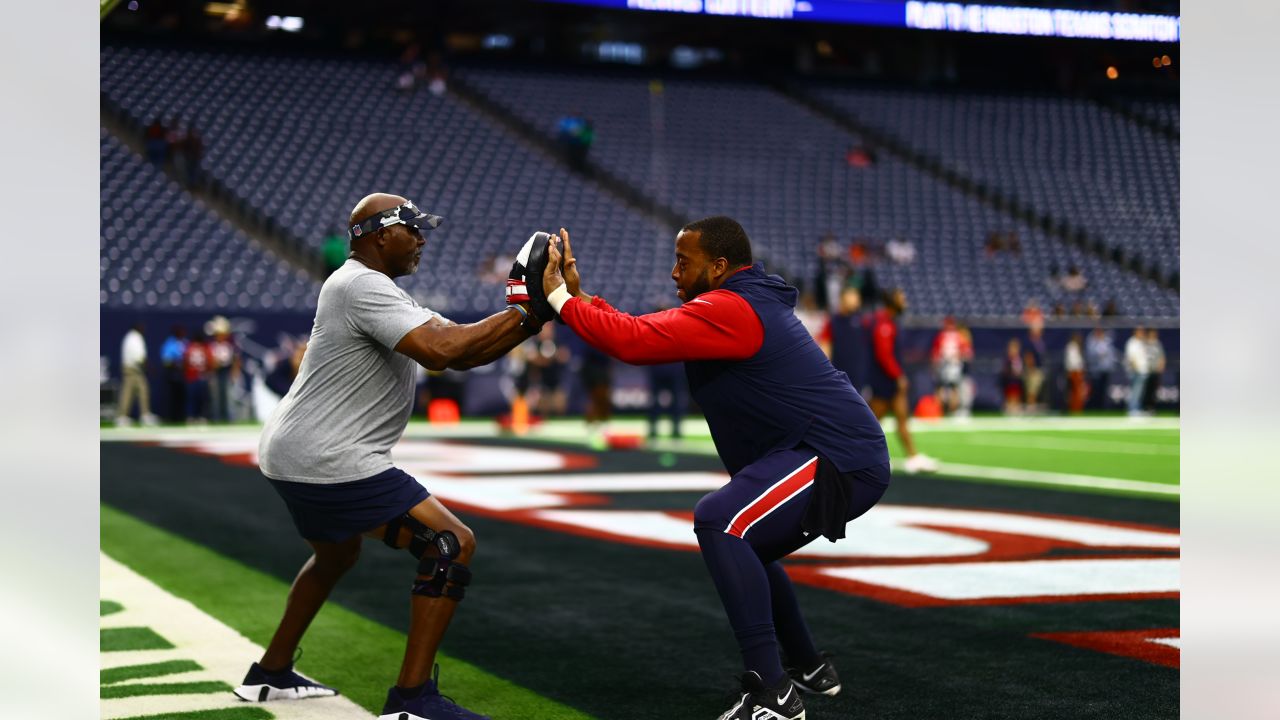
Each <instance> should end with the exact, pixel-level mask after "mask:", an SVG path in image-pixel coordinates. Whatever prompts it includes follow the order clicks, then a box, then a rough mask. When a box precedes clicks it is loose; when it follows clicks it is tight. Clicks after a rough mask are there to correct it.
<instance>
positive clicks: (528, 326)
mask: <svg viewBox="0 0 1280 720" xmlns="http://www.w3.org/2000/svg"><path fill="white" fill-rule="evenodd" d="M507 309H509V310H515V311H516V312H518V313H520V327H522V328H524V331H525V332H527V333H529V334H530V335H536V334H537V333H538V331H539V330H541V329H542V323H540V322H538V319H537V318H534V317H529V311H528V310H525V309H524V308H522V307H520V306H519V305H508V306H507Z"/></svg>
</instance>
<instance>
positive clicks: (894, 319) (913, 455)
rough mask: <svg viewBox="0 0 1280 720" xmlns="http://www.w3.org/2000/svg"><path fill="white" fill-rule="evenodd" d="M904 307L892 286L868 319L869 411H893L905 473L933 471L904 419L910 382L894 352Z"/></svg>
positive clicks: (908, 410)
mask: <svg viewBox="0 0 1280 720" xmlns="http://www.w3.org/2000/svg"><path fill="white" fill-rule="evenodd" d="M906 309H907V294H906V293H905V292H903V291H902V288H892V289H891V290H889V291H887V292H886V293H885V295H884V307H882V308H880V309H879V310H877V311H876V315H875V319H874V320H872V322H871V349H872V352H871V372H870V379H871V400H870V403H871V410H872V412H874V413H875V414H876V417H877V418H883V417H884V416H885V415H887V414H888V413H889V411H890V410H892V411H893V417H894V420H896V421H897V425H898V442H900V443H902V451H903V452H905V453H906V454H907V459H906V462H904V463H903V464H902V465H903V469H904V470H906V471H907V472H909V473H917V472H937V471H938V461H937V460H934V459H933V458H931V457H929V456H928V455H925V454H924V453H921V452H917V451H916V443H915V440H914V439H912V437H911V429H910V428H909V427H907V421H908V420H909V419H910V418H911V404H910V399H909V398H910V394H909V391H910V385H909V384H908V381H907V374H906V372H905V371H904V370H903V368H902V361H901V360H900V359H899V352H898V317H899V316H901V315H902V313H903V311H905V310H906Z"/></svg>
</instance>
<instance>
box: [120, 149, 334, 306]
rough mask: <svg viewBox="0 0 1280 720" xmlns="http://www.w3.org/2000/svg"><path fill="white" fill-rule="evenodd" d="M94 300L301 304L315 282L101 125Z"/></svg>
mask: <svg viewBox="0 0 1280 720" xmlns="http://www.w3.org/2000/svg"><path fill="white" fill-rule="evenodd" d="M100 145H101V150H102V163H101V170H100V172H101V175H100V180H101V183H102V185H101V187H102V190H101V192H102V202H101V204H100V207H101V235H100V242H101V245H100V253H99V254H100V260H99V262H100V263H101V264H100V270H99V279H100V288H99V303H100V304H101V305H102V306H103V307H110V308H131V309H138V310H146V309H182V310H219V311H229V310H246V309H255V310H305V309H308V308H314V307H315V302H316V295H317V294H318V293H319V292H320V284H319V283H317V282H316V281H315V280H314V279H312V278H311V277H310V276H309V275H307V274H306V272H304V271H302V270H297V269H294V268H292V267H291V266H290V265H289V264H288V263H286V262H284V261H282V260H280V259H279V258H277V257H276V256H275V255H273V254H272V253H270V252H268V251H266V250H262V249H260V248H259V247H257V246H256V245H255V243H254V242H253V241H252V240H250V239H249V238H248V237H246V236H245V235H244V233H242V232H240V231H238V230H237V229H235V228H234V227H232V226H231V225H230V224H229V223H227V222H226V221H225V220H224V219H222V218H220V217H218V216H217V215H216V214H215V213H214V212H213V211H211V210H209V209H208V208H206V207H204V206H203V205H201V204H200V203H199V202H197V201H196V200H195V199H194V198H192V197H191V195H190V194H188V193H187V192H186V191H185V190H184V189H183V188H182V187H181V186H180V185H178V184H177V183H176V182H174V181H173V180H171V179H170V178H169V177H167V176H166V175H165V174H164V173H163V172H161V171H160V170H159V169H158V168H156V167H155V166H153V165H151V164H150V163H148V162H147V161H146V160H145V159H143V158H142V157H141V156H140V155H137V154H136V153H134V152H133V151H131V150H130V149H129V148H128V147H126V146H125V145H124V144H122V143H121V142H120V141H119V140H117V139H116V138H114V137H112V136H111V135H110V134H108V133H107V131H106V130H100Z"/></svg>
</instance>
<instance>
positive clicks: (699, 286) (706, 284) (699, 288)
mask: <svg viewBox="0 0 1280 720" xmlns="http://www.w3.org/2000/svg"><path fill="white" fill-rule="evenodd" d="M705 292H711V270H710V269H707V270H703V271H702V274H701V275H699V276H698V279H697V280H694V281H693V284H692V285H690V286H689V289H688V290H687V291H685V302H688V301H690V300H692V299H694V298H696V297H698V296H699V295H701V294H702V293H705Z"/></svg>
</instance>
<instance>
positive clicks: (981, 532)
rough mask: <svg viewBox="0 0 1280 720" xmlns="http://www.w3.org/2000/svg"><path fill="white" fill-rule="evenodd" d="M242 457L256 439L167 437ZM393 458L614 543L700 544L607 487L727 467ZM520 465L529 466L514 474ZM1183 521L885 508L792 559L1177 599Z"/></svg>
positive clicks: (469, 497)
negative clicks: (639, 469)
mask: <svg viewBox="0 0 1280 720" xmlns="http://www.w3.org/2000/svg"><path fill="white" fill-rule="evenodd" d="M160 444H163V445H168V446H170V447H175V448H179V449H183V450H188V451H195V452H198V453H201V454H210V455H218V456H222V457H223V458H224V459H226V460H228V461H232V462H238V463H246V464H248V463H252V462H253V461H254V460H255V459H256V458H255V456H254V453H255V452H256V440H254V441H253V442H248V441H247V439H241V438H236V439H234V440H232V439H229V438H228V439H207V440H199V441H194V442H193V441H191V440H175V441H167V442H162V443H160ZM394 454H395V459H396V464H397V466H399V467H401V468H403V469H404V470H405V471H406V472H408V473H409V474H410V475H413V476H414V477H415V478H417V479H418V480H419V481H421V482H422V484H423V485H425V486H426V487H427V488H428V489H430V490H431V492H432V493H433V494H435V495H436V496H438V497H440V498H441V499H443V500H444V501H445V503H446V504H448V505H450V506H451V507H453V508H455V509H457V510H460V511H461V512H463V513H464V514H465V513H473V514H478V515H484V516H486V517H493V518H498V519H502V520H507V521H510V522H518V523H522V524H525V525H533V526H537V527H542V528H546V529H550V530H556V531H559V532H566V533H571V534H575V535H581V536H585V537H592V538H598V539H601V540H607V541H610V542H618V543H625V544H629V545H641V546H646V547H654V548H662V549H669V550H678V551H685V552H697V551H698V544H697V538H696V537H695V536H694V534H693V522H692V510H691V508H672V509H670V510H628V509H621V508H617V509H615V508H612V507H611V505H612V501H611V499H610V497H609V495H610V494H616V493H643V492H672V491H680V492H710V491H711V490H715V489H716V488H719V487H720V486H721V485H723V484H724V483H725V481H726V480H727V476H726V475H725V474H724V473H713V472H686V473H676V472H659V473H584V472H573V473H570V474H565V473H564V472H563V471H565V470H586V469H589V468H591V467H593V466H594V465H595V460H594V458H593V457H592V456H590V455H575V454H566V453H560V452H554V451H549V450H538V449H531V448H513V447H494V446H476V445H466V444H462V443H444V442H436V441H425V440H412V439H406V440H403V441H402V442H401V443H400V445H398V446H397V447H396V449H395V453H394ZM518 470H522V471H525V472H528V471H530V470H533V471H534V474H526V475H511V474H497V473H510V472H513V471H518ZM1179 548H1180V536H1179V534H1178V532H1177V531H1175V530H1169V529H1165V528H1158V527H1149V526H1142V525H1135V524H1126V523H1115V522H1107V521H1102V520H1095V519H1089V518H1077V517H1061V516H1051V515H1044V514H1033V513H1020V512H1009V511H1002V510H1000V511H997V510H976V509H967V508H966V509H961V508H943V507H922V506H915V505H911V506H907V505H891V504H880V505H877V506H876V507H874V508H872V509H871V511H870V512H868V513H867V514H866V515H864V516H862V517H860V518H858V519H856V520H854V521H853V522H852V523H850V524H849V527H848V537H847V538H845V539H843V540H841V541H840V542H838V543H831V542H828V541H827V540H825V539H824V538H818V539H817V540H815V541H814V542H812V543H810V544H809V545H808V546H806V547H804V548H802V549H801V550H800V551H799V552H798V553H796V554H794V555H792V556H790V558H788V560H787V561H786V566H787V572H788V574H790V575H791V577H792V579H793V580H794V581H795V582H799V583H803V584H807V585H814V586H818V587H823V588H827V589H830V590H835V591H838V592H843V593H848V594H851V595H860V596H863V597H869V598H874V599H876V600H880V601H884V602H889V603H893V604H896V605H902V606H908V607H922V606H943V605H976V604H982V605H993V604H1012V603H1032V602H1078V601H1086V600H1112V599H1139V598H1176V597H1178V591H1179V587H1180V585H1179Z"/></svg>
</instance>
